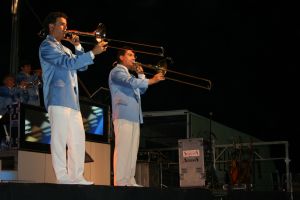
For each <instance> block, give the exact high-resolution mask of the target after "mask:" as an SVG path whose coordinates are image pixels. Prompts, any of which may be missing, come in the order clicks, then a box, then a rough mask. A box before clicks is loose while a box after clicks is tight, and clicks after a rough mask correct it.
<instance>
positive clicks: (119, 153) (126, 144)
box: [113, 119, 140, 186]
mask: <svg viewBox="0 0 300 200" xmlns="http://www.w3.org/2000/svg"><path fill="white" fill-rule="evenodd" d="M113 123H114V132H115V150H114V185H115V186H125V185H127V186H131V185H133V184H136V181H135V178H134V176H135V168H136V160H137V153H138V149H139V142H140V124H139V123H136V122H131V121H128V120H124V119H116V120H114V122H113Z"/></svg>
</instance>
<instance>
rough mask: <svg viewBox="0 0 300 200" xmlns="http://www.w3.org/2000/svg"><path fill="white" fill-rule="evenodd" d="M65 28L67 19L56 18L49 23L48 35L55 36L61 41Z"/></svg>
mask: <svg viewBox="0 0 300 200" xmlns="http://www.w3.org/2000/svg"><path fill="white" fill-rule="evenodd" d="M66 30H67V20H66V19H65V18H63V17H60V18H57V19H56V22H55V23H54V24H49V32H50V35H52V36H53V37H55V39H56V40H58V41H61V40H62V39H63V38H64V36H65V32H66Z"/></svg>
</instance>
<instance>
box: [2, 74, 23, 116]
mask: <svg viewBox="0 0 300 200" xmlns="http://www.w3.org/2000/svg"><path fill="white" fill-rule="evenodd" d="M21 92H22V91H21V90H20V89H19V88H18V87H16V83H15V77H14V76H13V75H10V74H9V75H6V76H5V77H4V79H3V85H2V86H0V115H2V116H3V115H4V114H5V113H6V112H7V111H8V106H10V105H11V104H13V103H18V102H20V101H21Z"/></svg>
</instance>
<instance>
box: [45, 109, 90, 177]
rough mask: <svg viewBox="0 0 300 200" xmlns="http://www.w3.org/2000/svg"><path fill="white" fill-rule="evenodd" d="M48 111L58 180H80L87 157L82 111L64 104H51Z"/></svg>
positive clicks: (53, 161)
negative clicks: (63, 105)
mask: <svg viewBox="0 0 300 200" xmlns="http://www.w3.org/2000/svg"><path fill="white" fill-rule="evenodd" d="M48 113H49V118H50V125H51V155H52V164H53V168H54V171H55V175H56V178H57V180H58V182H65V181H75V180H80V179H82V178H83V171H84V157H85V131H84V127H83V123H82V116H81V113H80V111H78V110H74V109H71V108H67V107H62V106H49V108H48ZM66 147H68V151H66ZM66 152H67V155H66Z"/></svg>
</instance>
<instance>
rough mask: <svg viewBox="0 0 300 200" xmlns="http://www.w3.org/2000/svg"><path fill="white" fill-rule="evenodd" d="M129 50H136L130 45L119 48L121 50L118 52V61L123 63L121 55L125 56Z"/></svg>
mask: <svg viewBox="0 0 300 200" xmlns="http://www.w3.org/2000/svg"><path fill="white" fill-rule="evenodd" d="M128 50H131V51H134V50H133V48H132V47H129V46H124V47H122V48H121V49H119V51H118V53H117V62H118V63H121V60H120V56H124V55H125V53H126V52H127V51H128Z"/></svg>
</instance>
